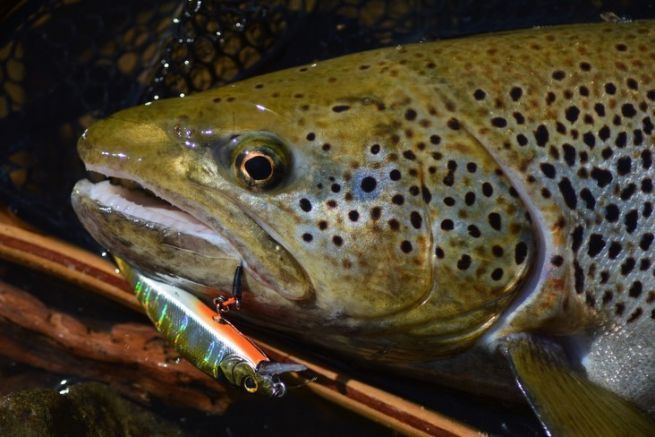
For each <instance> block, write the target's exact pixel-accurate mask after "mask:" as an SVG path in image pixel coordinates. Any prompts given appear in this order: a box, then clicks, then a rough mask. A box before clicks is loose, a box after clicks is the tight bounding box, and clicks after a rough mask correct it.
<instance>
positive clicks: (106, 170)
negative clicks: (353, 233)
mask: <svg viewBox="0 0 655 437" xmlns="http://www.w3.org/2000/svg"><path fill="white" fill-rule="evenodd" d="M85 166H86V169H87V171H90V172H95V173H99V174H101V175H103V176H105V177H108V178H120V179H126V180H129V181H132V182H135V183H137V184H139V185H140V186H141V187H143V188H145V189H147V190H149V191H151V192H152V193H154V194H155V196H156V197H157V198H159V199H160V200H162V201H163V202H166V203H168V204H170V205H171V206H173V207H174V208H176V209H177V210H179V211H180V212H181V213H183V214H186V215H188V216H190V217H191V218H193V219H194V220H196V221H198V222H200V223H202V224H204V225H205V226H206V227H207V228H208V229H209V230H211V231H212V232H214V234H215V235H216V236H217V237H218V238H220V239H222V240H224V241H225V242H227V243H228V244H230V239H229V238H228V237H227V236H226V235H224V234H223V233H221V232H219V231H218V230H216V228H214V227H213V226H211V225H210V224H208V223H206V222H205V221H204V220H202V218H201V217H198V216H197V215H196V214H193V213H192V212H190V211H189V210H188V208H185V207H182V206H180V205H179V203H178V202H175V201H174V200H173V199H171V197H172V196H169V195H167V194H166V193H167V190H161V189H159V188H158V187H156V186H154V185H151V184H149V183H147V182H145V181H143V180H140V179H139V178H137V177H135V176H134V175H132V174H129V173H127V172H123V171H121V170H118V169H114V168H111V167H107V166H102V165H97V164H90V163H85ZM84 183H89V184H93V182H91V181H90V180H88V179H82V180H80V181H78V182H77V183H76V185H75V187H74V188H73V196H76V195H78V196H79V195H80V194H81V195H83V196H84V193H83V192H82V190H80V184H84ZM82 186H83V185H82ZM162 191H164V192H162ZM90 200H91V201H92V202H94V203H96V204H98V203H97V202H96V200H94V199H90ZM227 200H228V201H230V203H232V204H234V205H237V207H238V206H239V205H238V203H236V202H233V201H232V200H231V199H227ZM240 209H242V208H240ZM244 214H245V215H247V216H248V217H250V215H249V214H248V213H247V212H246V211H244ZM253 222H254V223H256V224H257V226H259V227H261V225H260V224H259V223H258V222H257V221H255V220H253ZM262 230H263V231H264V232H265V233H266V234H267V235H269V237H270V238H272V239H273V237H272V236H271V235H270V234H269V233H268V232H267V230H266V229H264V228H262ZM275 241H277V240H275ZM210 242H211V241H210ZM278 244H279V245H280V247H284V246H283V245H282V244H280V243H279V242H278ZM230 245H231V244H230ZM231 246H232V249H233V251H234V254H235V259H236V260H237V261H241V262H243V265H244V268H246V269H247V271H248V273H249V274H251V275H252V276H253V277H254V279H255V280H256V281H257V282H259V283H260V284H262V285H264V286H265V287H267V288H270V289H271V290H277V287H276V286H275V284H273V283H271V282H270V281H268V280H267V279H266V278H265V277H264V276H263V275H261V274H260V273H259V272H258V271H257V268H256V267H255V266H253V265H252V263H251V264H248V263H247V262H246V261H245V259H244V258H245V257H244V256H243V255H242V254H241V253H240V252H239V250H238V249H237V248H236V247H234V246H233V245H231ZM284 250H286V248H285V249H284Z"/></svg>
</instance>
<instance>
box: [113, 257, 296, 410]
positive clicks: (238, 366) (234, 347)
mask: <svg viewBox="0 0 655 437" xmlns="http://www.w3.org/2000/svg"><path fill="white" fill-rule="evenodd" d="M119 265H120V266H121V270H122V271H123V272H124V273H127V276H128V277H129V278H130V281H131V282H132V285H133V286H134V291H135V294H136V297H137V299H138V300H139V302H140V303H141V305H142V306H143V308H144V310H145V312H146V314H147V315H148V317H149V318H150V320H152V322H153V323H154V325H155V327H156V328H157V330H158V331H159V332H160V333H161V334H162V335H163V336H164V337H165V338H166V339H168V340H169V341H170V342H171V343H172V344H173V346H174V347H175V349H176V350H177V351H178V352H179V353H180V354H181V355H182V356H183V357H184V358H186V359H187V360H189V361H190V362H191V363H192V364H193V365H194V366H196V367H198V368H199V369H200V370H202V371H203V372H205V373H207V374H209V375H211V376H213V377H214V378H221V377H223V378H225V379H226V380H227V381H228V382H230V383H231V384H234V385H236V386H239V387H242V388H243V389H245V390H246V391H247V392H249V393H255V392H259V393H263V394H266V395H269V396H272V397H281V396H283V395H284V394H285V392H286V387H285V384H284V383H283V382H281V381H279V379H278V378H277V377H275V376H274V375H271V374H265V373H263V372H265V369H266V367H267V366H268V365H270V364H272V363H271V361H270V360H269V359H268V357H267V356H266V355H265V354H264V353H263V352H262V351H261V350H260V349H259V348H258V347H257V346H256V345H255V344H253V343H252V341H250V340H249V339H248V338H247V337H246V336H245V335H243V334H242V333H241V332H240V331H239V330H238V329H237V328H235V327H234V325H232V324H231V323H230V322H229V321H227V320H225V319H224V318H222V317H221V316H220V314H218V313H216V312H214V311H212V310H211V309H210V308H209V307H208V306H207V305H205V304H204V303H203V302H201V301H200V300H199V299H198V298H196V297H195V296H193V295H192V294H190V293H187V292H185V291H184V290H181V289H179V288H177V287H174V286H172V285H169V284H166V283H163V282H161V281H158V280H155V279H152V278H149V277H147V276H145V275H142V274H140V273H138V272H136V271H134V270H132V269H131V268H129V267H128V266H127V265H126V264H125V263H124V262H120V261H119ZM278 366H280V365H278ZM281 366H286V367H287V369H291V370H296V371H299V370H302V369H301V368H300V366H296V367H297V368H296V367H294V366H293V365H281ZM276 373H279V372H276Z"/></svg>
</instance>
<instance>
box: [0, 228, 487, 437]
mask: <svg viewBox="0 0 655 437" xmlns="http://www.w3.org/2000/svg"><path fill="white" fill-rule="evenodd" d="M1 219H2V216H1V215H0V220H1ZM0 258H5V259H8V260H10V261H13V262H16V263H19V264H23V265H27V266H29V267H31V268H34V269H36V270H40V271H43V272H46V273H50V274H53V275H55V276H57V277H60V278H62V279H65V280H67V281H69V282H71V283H73V284H76V285H79V286H81V287H83V288H85V289H87V290H89V291H92V292H95V293H98V294H100V295H102V296H105V297H107V298H109V299H112V300H114V301H116V302H118V303H120V304H122V305H125V306H127V307H129V308H131V309H134V310H136V311H141V312H142V310H141V307H140V305H139V304H138V302H137V300H136V298H135V297H134V295H133V294H132V290H131V289H130V288H129V286H128V284H127V282H126V281H125V280H124V279H123V278H122V277H121V276H120V274H119V272H118V271H117V270H116V268H115V266H113V265H112V264H110V263H109V262H108V261H106V260H105V259H103V258H101V257H98V256H96V255H93V254H91V253H89V252H87V251H84V250H81V249H79V248H77V247H75V246H72V245H70V244H67V243H64V242H61V241H58V240H55V239H53V238H50V237H47V236H43V235H40V234H37V233H35V232H33V231H30V230H26V229H22V228H20V227H18V226H16V225H14V224H6V223H5V224H2V223H0ZM258 343H259V344H260V345H261V346H262V348H263V349H264V351H265V352H266V353H267V354H268V355H269V356H270V357H271V358H273V359H275V360H278V361H284V362H291V363H299V364H303V365H305V366H306V367H307V368H308V369H309V370H310V374H312V375H313V376H314V377H316V380H315V381H314V382H312V383H310V384H309V388H310V389H311V390H313V391H314V392H315V393H317V394H318V395H319V396H321V397H323V398H325V399H328V400H330V401H332V402H335V403H337V404H338V405H341V406H342V407H345V408H348V409H350V410H352V411H354V412H356V413H358V414H361V415H363V416H365V417H368V418H371V419H373V420H375V421H378V422H380V423H383V424H385V425H387V426H389V427H391V428H393V429H395V430H397V431H399V432H401V433H403V434H409V435H439V436H453V435H456V436H473V435H480V434H481V433H480V432H479V431H477V430H475V429H473V428H470V427H468V426H466V425H464V424H461V423H459V422H457V421H455V420H453V419H450V418H448V417H446V416H443V415H441V414H439V413H436V412H434V411H431V410H429V409H426V408H424V407H423V406H421V405H417V404H415V403H412V402H409V401H407V400H405V399H402V398H400V397H398V396H394V395H392V394H390V393H387V392H385V391H382V390H379V389H376V388H374V387H371V386H369V385H367V384H364V383H362V382H360V381H357V380H354V379H352V378H349V377H348V376H347V375H343V374H339V373H337V372H334V371H331V370H329V369H327V368H325V367H323V366H320V365H318V364H316V363H313V362H310V361H309V360H306V359H303V358H301V357H299V356H297V355H295V354H294V355H291V354H288V353H286V352H283V351H281V350H279V349H277V348H275V347H273V346H271V345H269V344H266V343H263V342H261V341H258ZM340 381H347V382H346V383H343V382H340Z"/></svg>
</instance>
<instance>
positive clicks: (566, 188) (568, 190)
mask: <svg viewBox="0 0 655 437" xmlns="http://www.w3.org/2000/svg"><path fill="white" fill-rule="evenodd" d="M558 187H559V191H560V193H562V196H563V197H564V202H565V203H566V206H568V207H569V208H571V209H575V208H576V206H577V204H578V197H577V196H576V194H575V190H574V189H573V186H572V185H571V181H570V180H569V178H566V177H565V178H562V179H561V180H560V182H559V184H558Z"/></svg>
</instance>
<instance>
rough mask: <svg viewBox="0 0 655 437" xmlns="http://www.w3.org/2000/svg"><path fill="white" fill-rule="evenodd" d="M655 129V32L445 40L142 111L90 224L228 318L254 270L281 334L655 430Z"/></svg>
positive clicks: (589, 418) (91, 164)
mask: <svg viewBox="0 0 655 437" xmlns="http://www.w3.org/2000/svg"><path fill="white" fill-rule="evenodd" d="M654 123H655V23H654V22H634V23H604V24H593V25H576V26H562V27H553V28H544V29H532V30H525V31H517V32H510V33H504V34H495V35H483V36H476V37H469V38H465V39H461V40H452V41H441V42H434V43H421V44H415V45H409V46H404V47H394V48H387V49H381V50H375V51H370V52H365V53H358V54H353V55H349V56H345V57H342V58H338V59H333V60H330V61H324V62H318V63H315V64H311V65H306V66H302V67H298V68H293V69H290V70H286V71H281V72H277V73H273V74H269V75H266V76H262V77H257V78H254V79H250V80H246V81H243V82H240V83H237V84H233V85H230V86H226V87H223V88H220V89H215V90H211V91H207V92H204V93H201V94H197V95H194V96H190V97H185V98H182V99H174V100H165V101H156V102H152V103H151V104H147V105H145V106H141V107H137V108H132V109H128V110H126V111H122V112H119V113H117V114H115V115H114V116H112V117H110V118H108V119H106V120H104V121H100V122H98V123H96V124H95V125H93V126H92V127H91V128H90V129H89V130H88V131H87V132H86V133H85V134H84V136H83V137H82V138H81V140H80V142H79V153H80V155H81V157H82V159H83V160H84V162H85V164H86V167H87V169H88V170H90V171H92V172H95V173H100V174H102V175H104V176H107V177H110V178H113V181H114V183H110V182H108V181H103V182H99V183H95V184H93V183H91V182H89V181H81V182H79V183H78V185H77V186H76V188H75V190H74V193H73V204H74V206H75V208H76V211H77V213H78V215H79V216H80V218H81V220H82V221H83V223H84V224H85V226H86V227H87V229H88V230H89V231H90V232H91V233H92V235H94V237H95V238H97V239H98V240H99V241H100V242H101V243H103V244H104V245H105V246H107V247H108V248H109V249H110V250H111V251H112V252H113V253H114V254H115V255H117V256H120V257H121V258H123V259H125V260H126V261H127V262H128V263H129V264H131V265H132V266H134V267H135V268H137V269H138V270H139V271H142V272H146V273H147V274H150V275H152V276H154V277H157V278H158V279H160V280H165V281H166V282H167V283H170V284H174V285H175V286H177V287H179V288H180V289H183V290H186V291H188V292H192V293H194V294H196V295H198V296H200V297H201V298H203V299H204V300H205V301H206V302H210V301H211V298H212V297H214V296H215V295H216V293H217V291H216V290H228V289H229V287H230V283H231V281H232V276H233V272H234V269H235V267H236V266H237V265H238V264H239V263H240V262H243V268H244V270H243V272H244V273H243V284H244V292H243V303H242V309H241V311H240V316H242V317H244V318H246V319H248V320H251V321H253V322H255V323H257V324H259V325H261V326H265V327H270V328H271V329H276V330H280V331H285V332H288V333H292V334H294V335H296V336H299V337H302V338H304V339H306V340H308V341H310V342H314V343H318V344H320V345H323V346H325V347H328V348H330V349H333V350H337V351H339V352H341V353H344V354H348V355H351V356H355V357H357V358H359V359H362V360H365V361H367V362H371V363H375V364H378V365H384V366H387V367H391V368H396V369H403V370H404V371H406V372H409V373H410V374H414V375H417V376H421V377H423V378H431V379H432V380H434V381H439V382H440V383H445V384H451V385H456V386H458V387H461V388H468V389H469V390H475V391H478V392H483V393H487V394H496V395H502V394H503V393H504V392H507V390H508V387H514V381H515V379H516V380H517V381H518V383H519V386H520V388H521V390H522V392H523V393H524V394H525V395H526V397H527V399H528V400H529V401H530V403H531V405H532V407H533V408H534V409H535V411H536V412H537V414H538V415H539V417H540V419H541V420H542V421H543V422H544V423H545V425H546V426H547V427H548V429H549V430H550V432H555V433H565V434H566V433H570V432H573V431H575V432H578V433H582V434H585V433H595V434H596V435H598V434H603V433H607V432H610V433H614V434H617V433H618V434H620V433H622V432H627V433H634V434H639V433H642V434H648V433H650V432H652V430H653V428H652V423H650V422H649V419H648V418H646V416H644V415H643V413H641V412H640V411H639V410H641V411H644V410H645V411H647V412H648V413H649V414H651V415H653V414H655V345H654V341H655V335H654V334H655V277H654V276H655V263H654V261H655V257H654V255H653V254H654V253H655V252H654V251H655V245H654V242H653V240H654V233H655V216H654V215H653V201H654V200H655V198H654V196H653V177H654V176H655V166H654V165H653V152H655V132H654ZM508 363H509V364H508ZM514 392H516V389H514ZM625 400H627V401H629V403H627V402H625ZM572 417H573V419H572ZM649 427H650V428H649Z"/></svg>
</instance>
